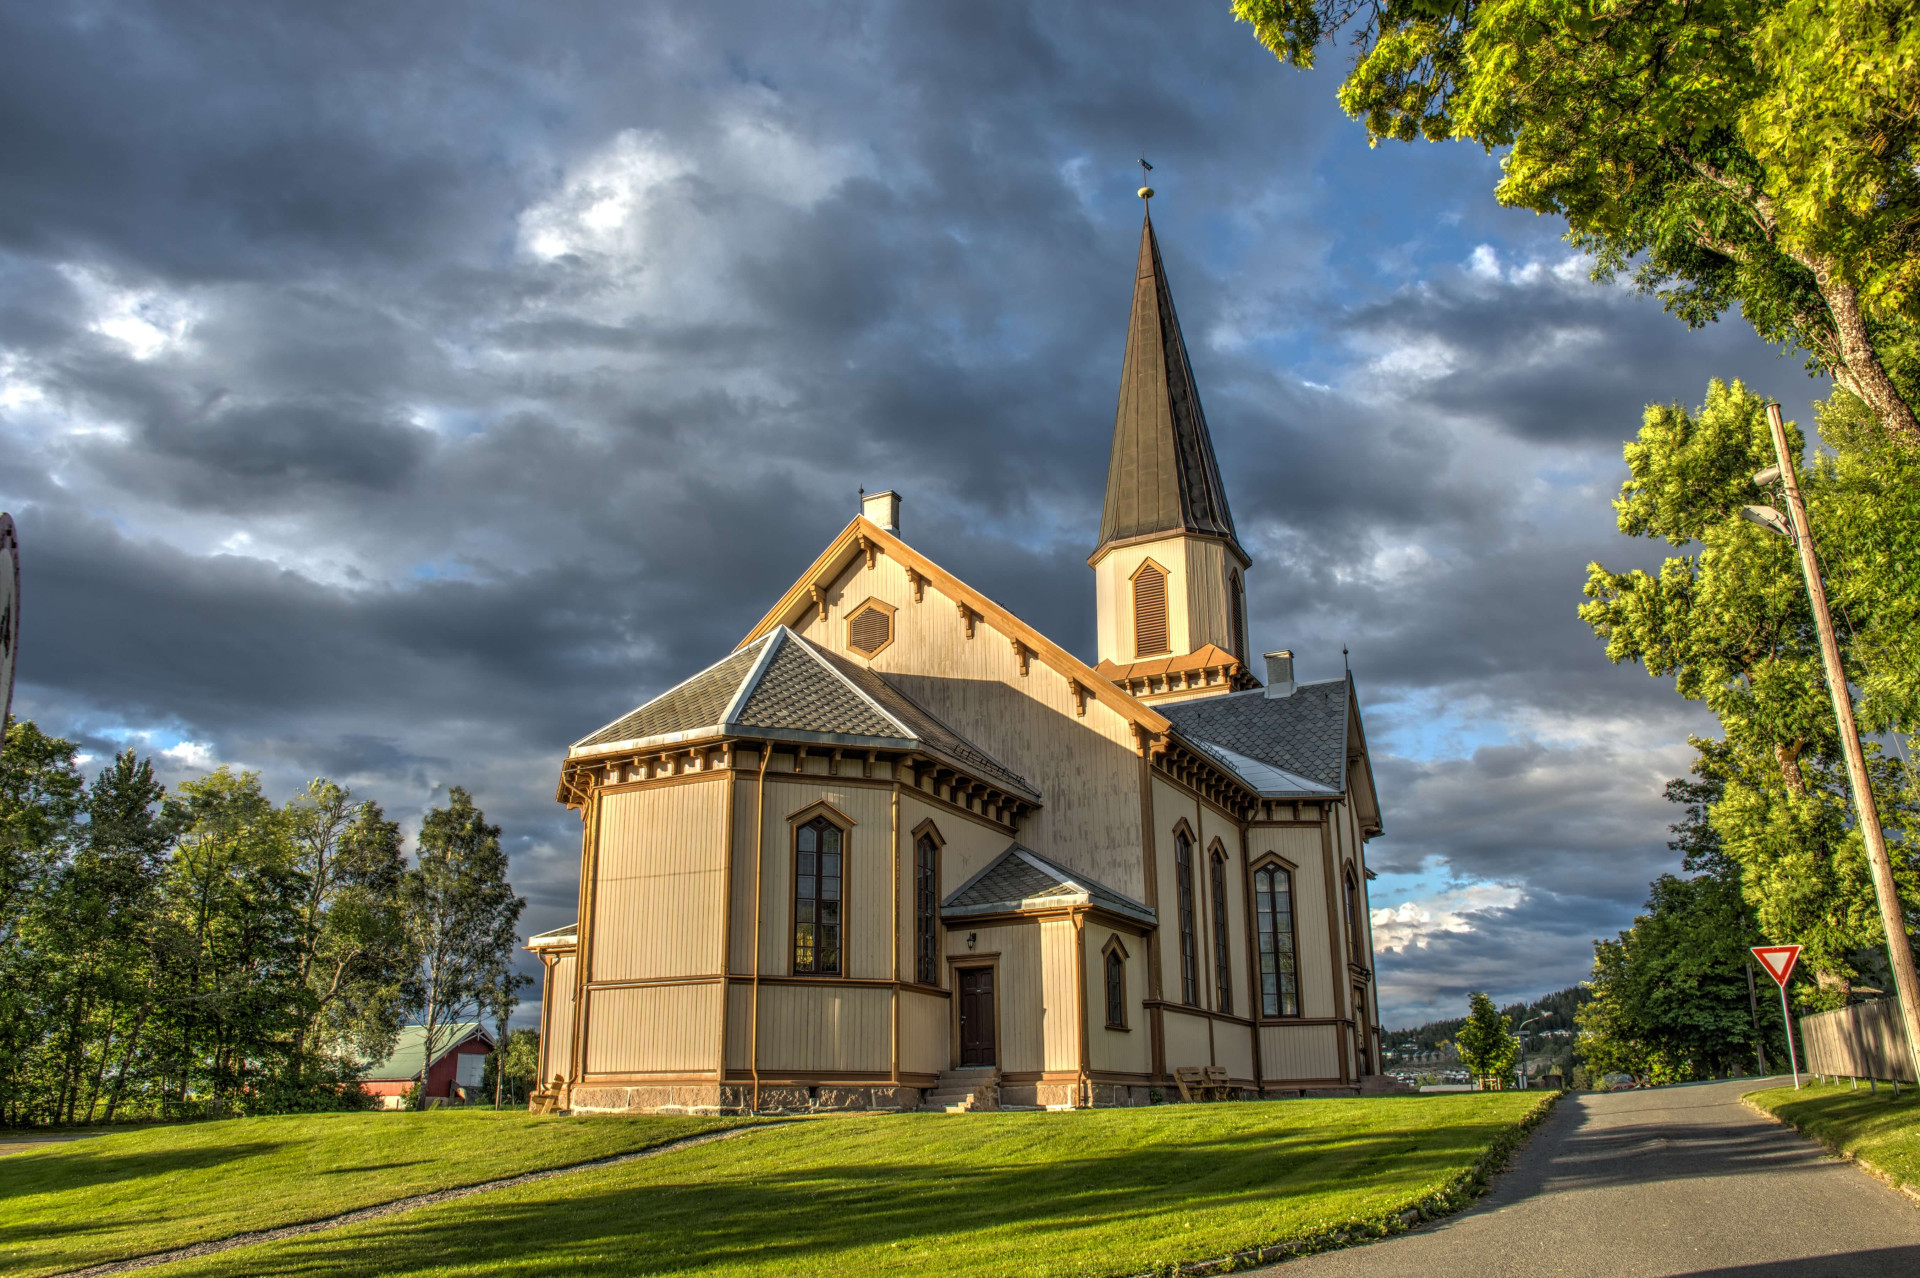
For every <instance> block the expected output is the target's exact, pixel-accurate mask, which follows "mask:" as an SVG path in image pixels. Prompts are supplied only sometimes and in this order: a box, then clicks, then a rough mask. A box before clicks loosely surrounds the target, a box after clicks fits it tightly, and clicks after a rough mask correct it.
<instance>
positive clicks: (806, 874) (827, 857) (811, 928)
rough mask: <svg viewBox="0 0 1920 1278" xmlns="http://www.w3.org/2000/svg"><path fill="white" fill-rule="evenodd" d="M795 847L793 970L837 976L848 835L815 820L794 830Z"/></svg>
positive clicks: (836, 827) (831, 823)
mask: <svg viewBox="0 0 1920 1278" xmlns="http://www.w3.org/2000/svg"><path fill="white" fill-rule="evenodd" d="M793 842H794V847H793V970H794V971H795V972H812V973H817V974H819V975H824V976H838V975H840V948H841V947H840V883H841V877H840V868H841V862H842V856H843V853H844V849H845V844H846V834H845V832H844V831H842V830H841V829H840V827H839V826H837V825H835V824H834V823H833V822H831V821H829V820H827V819H826V818H825V817H815V818H814V819H813V820H811V821H809V822H807V823H806V824H805V825H803V826H801V827H800V828H799V829H797V830H795V831H794V835H793Z"/></svg>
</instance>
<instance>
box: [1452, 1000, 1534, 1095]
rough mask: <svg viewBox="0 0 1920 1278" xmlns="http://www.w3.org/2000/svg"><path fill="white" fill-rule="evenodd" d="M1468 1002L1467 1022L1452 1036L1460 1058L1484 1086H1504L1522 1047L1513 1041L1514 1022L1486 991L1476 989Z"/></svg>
mask: <svg viewBox="0 0 1920 1278" xmlns="http://www.w3.org/2000/svg"><path fill="white" fill-rule="evenodd" d="M1467 1003H1468V1008H1469V1011H1468V1013H1467V1020H1466V1024H1464V1025H1462V1026H1461V1027H1460V1030H1459V1032H1458V1033H1457V1034H1455V1035H1454V1036H1453V1044H1454V1046H1455V1047H1456V1048H1458V1049H1459V1052H1460V1062H1461V1064H1463V1065H1465V1066H1466V1067H1467V1070H1468V1072H1469V1073H1471V1074H1472V1075H1473V1076H1474V1077H1475V1078H1478V1079H1479V1080H1480V1081H1481V1084H1482V1085H1483V1086H1487V1087H1492V1086H1494V1085H1496V1084H1499V1085H1502V1086H1504V1080H1505V1079H1506V1077H1507V1076H1508V1075H1509V1074H1511V1073H1512V1072H1513V1062H1514V1060H1515V1058H1516V1057H1517V1056H1518V1055H1519V1051H1520V1048H1519V1044H1518V1043H1516V1042H1515V1041H1514V1037H1513V1026H1512V1025H1511V1024H1509V1023H1508V1021H1507V1018H1506V1017H1504V1016H1502V1015H1501V1014H1500V1009H1499V1008H1497V1007H1495V1006H1494V1005H1493V1000H1492V999H1490V998H1488V997H1487V996H1486V995H1485V994H1482V993H1478V992H1476V993H1474V994H1473V995H1472V996H1471V997H1470V998H1469V999H1468V1000H1467Z"/></svg>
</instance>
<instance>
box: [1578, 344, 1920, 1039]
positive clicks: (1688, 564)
mask: <svg viewBox="0 0 1920 1278" xmlns="http://www.w3.org/2000/svg"><path fill="white" fill-rule="evenodd" d="M1765 406H1766V405H1765V401H1764V400H1762V399H1761V398H1760V397H1759V396H1757V395H1754V394H1752V393H1751V392H1750V391H1748V390H1747V389H1746V388H1745V387H1744V386H1742V385H1741V384H1740V383H1738V382H1735V383H1733V384H1732V385H1731V386H1729V385H1725V384H1723V383H1720V382H1717V381H1716V382H1714V383H1712V384H1711V385H1710V386H1709V387H1708V390H1707V398H1706V402H1705V403H1704V404H1703V405H1702V406H1701V407H1700V408H1699V409H1698V410H1695V411H1688V410H1686V409H1684V408H1682V407H1680V406H1679V405H1654V406H1651V407H1649V408H1648V409H1647V412H1646V419H1645V423H1644V425H1643V426H1642V428H1641V431H1640V435H1639V437H1638V439H1636V440H1635V441H1634V442H1632V443H1629V444H1628V445H1627V447H1626V450H1625V451H1626V460H1627V466H1628V470H1629V478H1628V480H1627V482H1626V484H1625V485H1623V486H1622V488H1621V491H1620V498H1619V500H1618V501H1617V502H1615V510H1616V511H1617V512H1618V514H1619V526H1620V530H1621V532H1623V533H1626V534H1627V535H1629V536H1637V537H1658V538H1662V539H1664V540H1666V541H1667V542H1669V543H1670V544H1672V545H1674V546H1676V547H1682V548H1686V549H1689V550H1691V552H1692V553H1689V554H1686V555H1681V556H1675V557H1672V558H1669V559H1668V560H1667V561H1666V562H1665V564H1663V565H1662V567H1661V569H1660V571H1659V573H1658V574H1657V575H1653V574H1648V573H1645V572H1640V571H1637V570H1636V571H1632V572H1625V573H1616V572H1611V571H1609V570H1608V569H1606V568H1604V567H1603V566H1601V565H1599V564H1592V565H1589V568H1588V578H1587V585H1586V594H1587V598H1588V602H1587V603H1586V604H1585V605H1584V606H1582V607H1581V609H1580V615H1581V617H1582V619H1584V620H1585V621H1586V622H1587V623H1588V624H1589V625H1590V626H1591V627H1592V628H1593V630H1594V632H1595V634H1596V635H1597V636H1599V637H1600V638H1601V639H1603V640H1605V641H1606V644H1607V655H1608V657H1609V658H1610V659H1612V660H1614V661H1616V662H1620V661H1638V662H1640V663H1642V664H1644V665H1645V667H1646V669H1647V673H1648V674H1649V675H1652V676H1654V677H1657V678H1671V679H1672V680H1673V683H1674V688H1675V690H1676V691H1677V692H1678V693H1679V694H1680V695H1681V696H1683V697H1686V698H1688V699H1690V700H1695V701H1700V702H1703V703H1704V704H1705V705H1707V706H1708V707H1709V708H1710V709H1711V710H1712V711H1713V712H1714V714H1715V716H1716V717H1717V718H1718V719H1719V721H1720V725H1721V728H1722V733H1723V735H1722V739H1720V740H1718V741H1712V740H1706V739H1695V741H1694V746H1695V748H1696V749H1697V750H1698V751H1699V758H1698V760H1697V762H1696V764H1695V767H1694V771H1695V773H1696V774H1697V775H1698V776H1699V777H1700V778H1701V781H1702V782H1703V783H1706V784H1711V785H1712V786H1714V787H1715V788H1716V793H1717V796H1718V797H1716V798H1715V799H1714V801H1713V802H1712V804H1711V813H1710V820H1711V824H1712V826H1713V829H1714V831H1715V833H1716V835H1717V837H1718V838H1719V839H1720V840H1721V845H1722V847H1723V850H1724V854H1725V856H1726V857H1727V858H1729V859H1730V860H1731V861H1732V862H1733V863H1734V864H1736V865H1738V866H1739V867H1740V879H1741V884H1742V889H1743V892H1744V894H1745V896H1746V899H1747V900H1748V902H1749V903H1750V904H1751V905H1752V906H1753V908H1754V910H1755V914H1756V918H1757V920H1758V923H1759V926H1760V929H1761V931H1762V933H1763V934H1764V935H1765V936H1766V937H1767V938H1768V939H1771V940H1775V941H1794V942H1797V943H1799V944H1802V945H1804V946H1805V947H1806V953H1805V959H1804V961H1805V962H1806V963H1807V964H1808V965H1809V966H1810V967H1811V968H1812V969H1813V970H1814V971H1815V972H1816V973H1817V974H1818V976H1819V978H1820V982H1821V987H1822V988H1823V989H1824V990H1825V991H1826V993H1825V994H1817V993H1815V992H1814V991H1812V990H1808V991H1807V992H1806V993H1805V994H1803V998H1805V999H1807V1000H1809V1001H1810V1004H1811V1005H1833V1004H1835V1003H1837V1002H1839V1001H1843V1000H1844V999H1845V997H1846V990H1847V986H1848V983H1849V982H1850V981H1851V979H1852V978H1853V976H1854V975H1855V974H1856V973H1857V970H1858V969H1857V965H1856V964H1855V963H1854V961H1853V956H1854V955H1855V954H1856V953H1857V952H1858V951H1859V950H1861V949H1863V948H1870V947H1874V946H1878V945H1881V944H1884V942H1885V936H1884V933H1883V932H1882V930H1881V925H1880V920H1879V912H1878V907H1877V904H1876V901H1875V897H1874V892H1873V885H1872V879H1871V876H1870V874H1869V871H1868V866H1867V860H1866V854H1865V849H1864V846H1863V844H1862V841H1861V839H1860V836H1859V833H1858V831H1857V830H1856V829H1855V828H1854V825H1853V816H1852V808H1851V799H1850V794H1849V791H1848V786H1847V777H1846V769H1845V761H1844V758H1843V755H1842V753H1841V743H1840V740H1839V735H1838V726H1837V724H1836V722H1835V720H1834V717H1833V709H1832V704H1831V701H1830V699H1829V698H1828V695H1827V692H1826V689H1825V682H1824V678H1825V677H1824V673H1823V668H1822V665H1821V661H1820V655H1819V648H1818V640H1817V636H1816V633H1815V631H1814V626H1813V618H1812V615H1811V612H1810V609H1809V606H1808V603H1807V596H1806V588H1805V583H1804V581H1803V580H1802V578H1801V575H1800V569H1799V565H1798V563H1797V561H1796V558H1795V554H1794V549H1793V547H1792V545H1791V544H1790V543H1789V542H1788V541H1787V540H1786V539H1785V538H1783V537H1779V536H1777V535H1776V534H1774V533H1772V532H1770V531H1768V530H1766V529H1763V528H1761V527H1759V526H1758V525H1755V524H1752V523H1749V522H1747V521H1746V520H1744V519H1742V518H1740V515H1739V511H1740V508H1741V507H1742V506H1743V505H1746V504H1753V503H1760V502H1764V501H1766V500H1767V499H1768V494H1767V493H1764V492H1762V491H1761V490H1760V489H1758V488H1756V487H1755V486H1754V483H1753V479H1752V475H1753V473H1754V472H1755V471H1757V470H1759V469H1761V468H1762V467H1765V466H1768V465H1771V464H1772V460H1773V449H1772V446H1771V443H1770V437H1769V434H1768V428H1767V425H1766V416H1765ZM1821 419H1822V423H1823V427H1824V426H1825V425H1826V424H1828V423H1832V424H1833V426H1834V432H1833V433H1834V436H1835V437H1836V438H1837V439H1838V440H1839V441H1840V443H1841V448H1840V450H1839V452H1838V453H1836V454H1834V455H1826V456H1821V457H1818V458H1816V459H1815V462H1814V464H1813V465H1811V466H1809V467H1807V468H1806V470H1805V473H1804V475H1803V480H1802V487H1803V491H1804V492H1805V495H1806V500H1807V504H1808V509H1809V515H1810V518H1811V520H1812V523H1813V530H1814V537H1815V541H1816V544H1819V545H1821V546H1822V547H1824V548H1826V549H1827V550H1828V551H1829V552H1830V553H1829V554H1828V555H1827V556H1826V559H1825V568H1826V573H1825V575H1826V576H1827V578H1828V579H1829V580H1830V581H1832V582H1834V583H1835V584H1836V587H1837V588H1836V590H1835V597H1836V598H1837V599H1843V600H1845V601H1846V602H1845V604H1844V605H1843V608H1842V621H1843V627H1842V634H1841V640H1842V656H1843V663H1844V664H1845V665H1846V667H1847V670H1848V673H1849V677H1850V679H1852V680H1854V681H1855V682H1857V683H1858V684H1859V685H1860V686H1861V687H1862V688H1864V689H1867V690H1868V696H1867V697H1866V699H1865V701H1864V702H1863V718H1864V719H1865V720H1866V722H1868V723H1869V724H1872V725H1875V726H1878V727H1880V728H1881V729H1882V730H1907V729H1910V728H1911V726H1912V723H1913V719H1914V715H1915V711H1916V706H1915V704H1914V698H1913V695H1912V684H1913V679H1914V676H1913V674H1912V671H1911V669H1910V668H1908V667H1907V666H1906V665H1905V664H1904V663H1905V662H1906V661H1907V660H1910V659H1911V658H1912V657H1913V656H1914V655H1915V654H1914V648H1913V644H1914V642H1915V640H1914V638H1913V636H1912V635H1911V634H1910V633H1907V629H1906V628H1907V625H1908V623H1909V621H1910V619H1911V617H1912V610H1913V601H1912V599H1911V598H1910V597H1909V596H1908V595H1905V594H1903V593H1902V592H1903V591H1911V590H1912V589H1913V586H1912V585H1911V583H1910V582H1909V580H1908V579H1909V578H1910V577H1911V574H1912V573H1913V571H1914V568H1913V566H1912V565H1911V564H1909V563H1908V562H1905V561H1903V560H1902V559H1901V558H1900V557H1899V553H1898V552H1899V551H1900V550H1901V549H1902V548H1903V547H1905V546H1906V545H1907V544H1908V543H1909V541H1910V540H1911V536H1912V534H1911V533H1910V531H1909V530H1908V529H1906V528H1905V527H1904V526H1902V523H1901V521H1903V520H1904V519H1905V518H1906V517H1907V515H1908V513H1909V512H1911V511H1913V507H1914V501H1915V500H1916V499H1915V498H1913V497H1910V496H1909V495H1907V494H1908V493H1910V492H1911V491H1912V490H1913V488H1914V486H1915V485H1916V484H1920V462H1917V461H1916V459H1915V458H1914V457H1913V455H1912V454H1909V453H1907V452H1905V451H1904V450H1902V449H1897V448H1893V447H1890V446H1888V445H1886V444H1885V442H1884V441H1883V440H1881V439H1879V437H1878V436H1877V435H1876V434H1873V433H1871V432H1869V433H1866V434H1865V435H1864V436H1863V433H1862V432H1861V431H1860V429H1859V423H1860V410H1859V408H1858V406H1857V401H1855V400H1853V399H1852V397H1850V396H1848V395H1846V394H1845V393H1844V392H1836V394H1835V396H1834V398H1833V400H1831V401H1829V403H1828V404H1827V405H1824V406H1823V407H1822V410H1821ZM1789 434H1790V446H1791V447H1792V448H1793V449H1794V450H1796V451H1797V450H1798V449H1799V448H1800V447H1801V440H1800V437H1799V435H1798V432H1797V431H1793V430H1791V428H1790V431H1789ZM1863 439H1864V440H1865V442H1864V444H1862V440H1863ZM1863 512H1865V513H1863ZM1866 748H1867V751H1868V755H1869V760H1868V766H1869V773H1870V777H1871V780H1872V782H1873V787H1874V794H1875V799H1876V802H1877V804H1878V806H1879V809H1880V812H1881V816H1882V820H1883V822H1884V823H1885V824H1886V825H1887V827H1888V829H1889V830H1890V831H1891V832H1892V833H1893V834H1894V836H1895V839H1894V843H1893V846H1892V849H1891V850H1892V852H1893V862H1894V875H1895V879H1896V882H1897V883H1898V884H1899V886H1900V890H1901V893H1902V896H1903V898H1904V899H1905V900H1906V902H1907V903H1908V908H1909V909H1910V910H1911V908H1912V904H1913V902H1914V901H1915V900H1916V899H1917V897H1916V888H1917V887H1920V883H1917V880H1916V873H1915V871H1916V867H1915V864H1914V860H1913V856H1912V851H1911V848H1910V847H1909V845H1908V844H1907V842H1906V841H1905V840H1904V839H1903V838H1901V837H1899V836H1900V834H1901V832H1903V831H1904V830H1906V829H1909V828H1911V826H1912V823H1913V820H1914V817H1915V815H1916V814H1915V806H1916V801H1917V800H1920V793H1916V789H1915V786H1914V783H1913V777H1912V774H1911V773H1910V771H1909V770H1908V769H1906V768H1904V767H1903V766H1901V765H1900V764H1899V763H1898V762H1897V761H1895V760H1890V759H1887V758H1886V757H1884V756H1883V755H1882V754H1881V753H1880V751H1879V749H1878V746H1877V744H1876V743H1874V742H1871V741H1869V742H1868V743H1867V747H1866Z"/></svg>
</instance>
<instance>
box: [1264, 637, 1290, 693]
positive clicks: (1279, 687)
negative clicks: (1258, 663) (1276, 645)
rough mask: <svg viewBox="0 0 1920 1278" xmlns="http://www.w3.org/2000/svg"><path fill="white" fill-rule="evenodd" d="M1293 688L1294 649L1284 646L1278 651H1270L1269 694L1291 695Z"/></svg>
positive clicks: (1268, 666) (1268, 665)
mask: <svg viewBox="0 0 1920 1278" xmlns="http://www.w3.org/2000/svg"><path fill="white" fill-rule="evenodd" d="M1293 688H1294V683H1293V650H1292V649H1290V648H1282V649H1281V650H1280V651H1278V652H1269V653H1268V654H1267V695H1268V696H1269V697H1291V696H1292V695H1293Z"/></svg>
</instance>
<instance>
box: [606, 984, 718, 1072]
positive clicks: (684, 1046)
mask: <svg viewBox="0 0 1920 1278" xmlns="http://www.w3.org/2000/svg"><path fill="white" fill-rule="evenodd" d="M719 1000H720V986H719V984H718V983H713V982H709V983H707V984H703V985H640V986H620V987H615V988H613V989H607V988H605V987H602V986H591V987H589V988H588V990H587V1010H588V1012H589V1016H588V1018H587V1058H586V1061H585V1065H586V1070H585V1072H586V1073H587V1074H588V1075H596V1074H597V1075H631V1074H682V1073H698V1072H706V1071H711V1070H714V1069H717V1068H718V1067H719V1051H720V1044H719V1042H718V1038H719V1029H720V1024H719V1018H720V1002H719Z"/></svg>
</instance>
